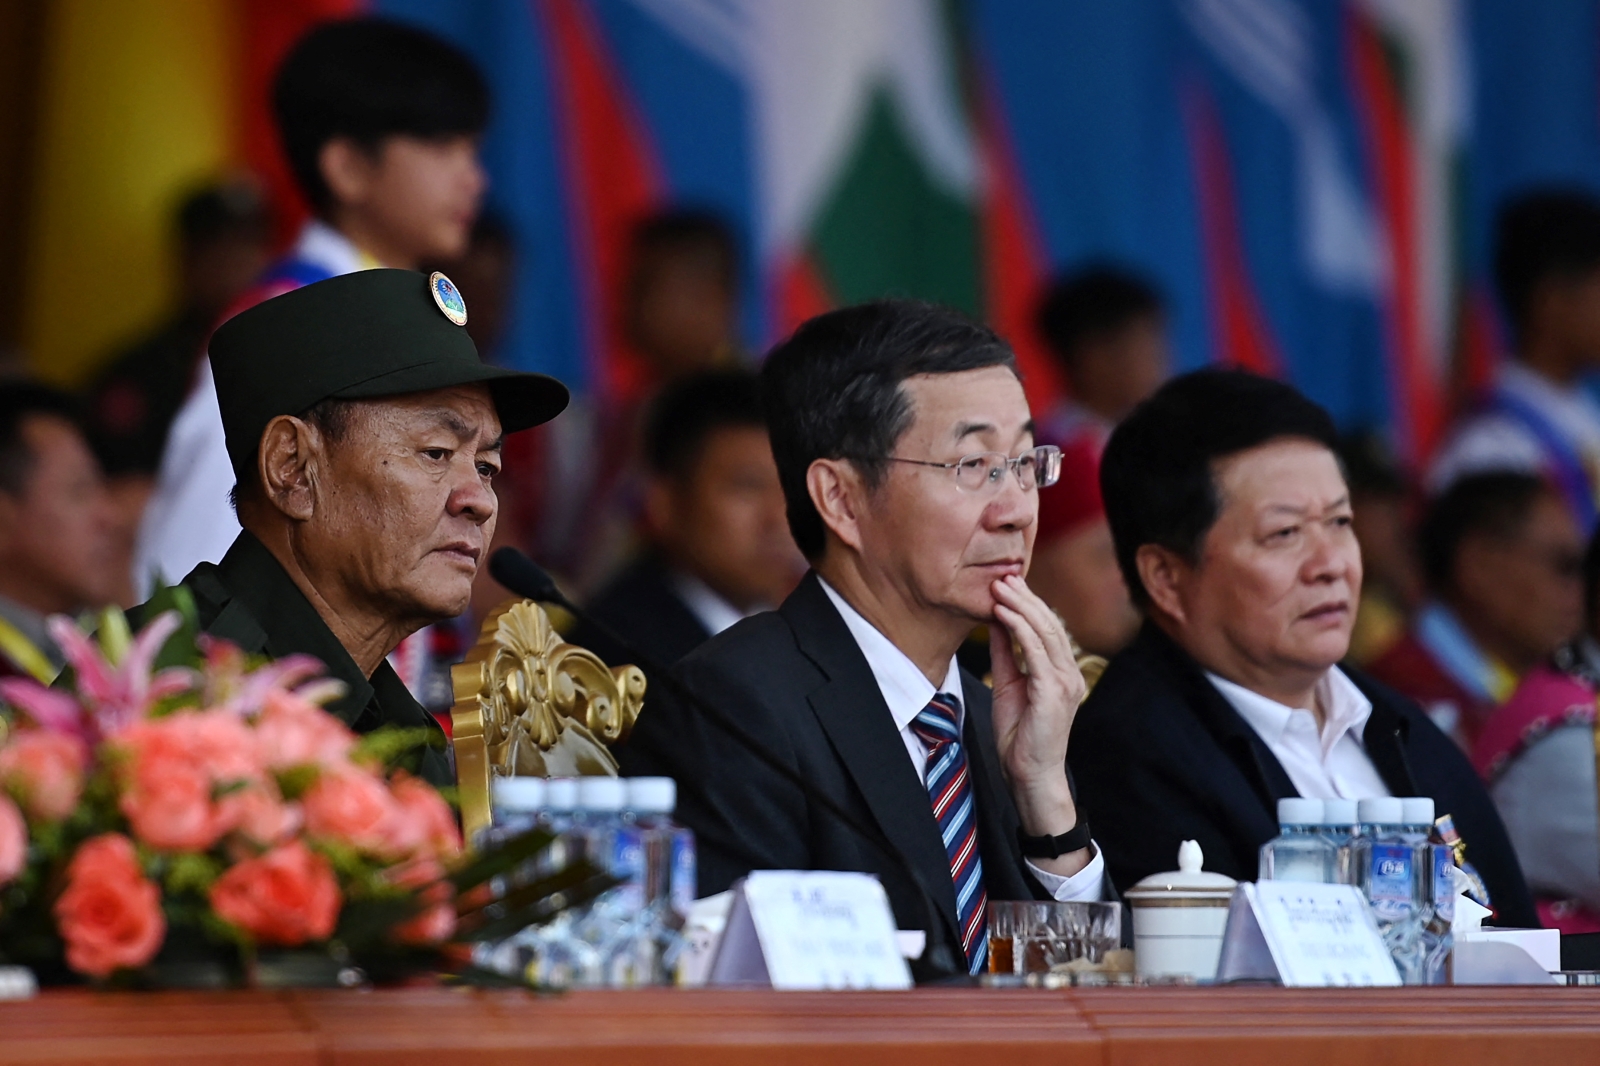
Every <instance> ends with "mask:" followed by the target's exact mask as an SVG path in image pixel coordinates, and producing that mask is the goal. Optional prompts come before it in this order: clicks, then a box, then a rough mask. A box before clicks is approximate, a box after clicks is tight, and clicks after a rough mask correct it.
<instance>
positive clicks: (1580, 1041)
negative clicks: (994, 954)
mask: <svg viewBox="0 0 1600 1066" xmlns="http://www.w3.org/2000/svg"><path fill="white" fill-rule="evenodd" d="M1413 1062H1415V1063H1421V1062H1427V1063H1429V1064H1431V1066H1477V1064H1484V1063H1515V1064H1517V1066H1543V1064H1545V1063H1566V1062H1570V1063H1600V989H1567V988H1548V989H1543V988H1540V989H1526V988H1504V989H1498V988H1497V989H1488V988H1476V989H1468V988H1462V989H1392V990H1382V991H1380V990H1364V989H1363V990H1335V989H1328V990H1314V991H1312V990H1307V991H1297V990H1290V989H1275V988H1253V989H1241V988H1233V989H1201V988H1188V989H1184V988H1128V989H1073V990H1064V991H1029V990H1015V991H1013V990H997V989H921V990H918V991H914V992H871V993H809V992H789V993H777V992H723V991H678V990H672V989H660V990H652V991H644V992H580V993H573V994H570V995H566V996H554V997H538V996H533V995H528V994H525V993H521V992H484V991H465V990H446V989H435V988H428V989H400V990H388V991H381V992H331V991H330V992H275V993H274V992H258V993H250V992H238V993H151V994H133V993H126V994H96V993H93V992H86V991H71V992H50V993H46V994H45V995H43V996H41V997H40V998H38V999H35V1000H31V1001H28V1002H22V1003H4V1004H0V1064H4V1066H10V1064H13V1063H29V1064H36V1063H52V1064H67V1066H74V1064H87V1063H115V1064H118V1066H129V1064H135V1063H140V1064H142V1063H150V1064H155V1063H228V1064H235V1063H237V1064H242V1066H247V1064H262V1066H266V1064H273V1066H277V1064H291V1063H293V1064H308V1066H309V1064H319V1066H335V1064H338V1066H346V1064H348V1066H358V1064H359V1066H368V1064H371V1066H411V1064H418V1066H446V1064H449V1063H472V1064H477V1066H488V1064H498V1063H537V1064H539V1066H551V1064H559V1066H589V1064H596V1066H600V1064H604V1066H633V1064H639V1066H676V1064H685V1066H689V1064H693V1066H723V1064H734V1063H739V1064H744V1063H755V1064H757V1066H790V1064H799V1063H822V1064H826V1066H855V1064H867V1063H871V1064H874V1066H877V1064H896V1063H905V1064H914V1066H943V1064H947V1063H948V1064H957V1063H959V1064H962V1066H987V1064H990V1063H995V1064H1001V1066H1026V1064H1032V1063H1055V1064H1064V1066H1078V1064H1085V1066H1087V1064H1094V1066H1143V1064H1152V1063H1183V1064H1185V1066H1190V1064H1193V1066H1207V1064H1217V1066H1254V1064H1257V1063H1260V1064H1263V1066H1264V1064H1268V1063H1270V1064H1273V1066H1278V1064H1282V1063H1289V1064H1291V1066H1334V1064H1340V1063H1360V1064H1362V1066H1367V1064H1400V1063H1413Z"/></svg>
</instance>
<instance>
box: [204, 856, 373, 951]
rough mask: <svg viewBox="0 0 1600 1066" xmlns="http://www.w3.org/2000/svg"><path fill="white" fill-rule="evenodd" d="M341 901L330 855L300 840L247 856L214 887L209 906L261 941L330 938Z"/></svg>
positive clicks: (280, 942) (285, 942)
mask: <svg viewBox="0 0 1600 1066" xmlns="http://www.w3.org/2000/svg"><path fill="white" fill-rule="evenodd" d="M340 902H341V901H340V897H339V885H338V883H337V882H336V881H335V880H334V877H333V868H332V867H331V866H329V865H328V860H327V859H324V858H323V857H322V856H320V855H318V854H316V853H315V852H313V851H312V850H311V849H310V848H308V847H306V846H305V844H303V843H302V842H300V841H298V840H296V841H292V842H291V843H288V844H282V845H279V846H278V847H276V848H273V849H272V850H271V851H269V852H267V853H266V854H265V855H262V856H260V857H259V858H254V859H246V860H245V861H244V862H241V863H239V864H237V865H235V866H234V867H232V868H231V869H229V870H228V871H227V872H226V873H224V874H223V875H222V876H221V877H219V878H217V880H216V882H215V883H214V884H213V885H212V886H211V909H212V910H214V911H216V913H217V916H218V917H219V918H221V919H223V920H224V921H226V922H231V923H232V924H234V925H236V926H238V927H239V928H240V929H241V930H243V931H244V932H246V933H248V934H249V935H250V936H252V937H253V938H255V941H256V943H258V944H278V945H282V946H285V947H292V946H294V945H296V944H304V943H305V942H306V941H308V940H326V939H327V938H328V937H330V936H332V935H333V929H334V926H335V925H336V924H337V922H338V920H339V905H340Z"/></svg>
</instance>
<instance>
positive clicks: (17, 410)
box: [0, 381, 83, 496]
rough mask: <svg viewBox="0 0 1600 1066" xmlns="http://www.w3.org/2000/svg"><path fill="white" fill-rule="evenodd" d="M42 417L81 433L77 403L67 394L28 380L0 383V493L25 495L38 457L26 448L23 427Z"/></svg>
mask: <svg viewBox="0 0 1600 1066" xmlns="http://www.w3.org/2000/svg"><path fill="white" fill-rule="evenodd" d="M41 415H42V416H47V417H51V418H60V419H63V420H65V421H67V422H70V423H71V424H72V425H73V427H74V428H76V429H77V430H78V431H79V432H82V431H83V424H82V422H81V421H80V419H79V411H78V405H77V402H76V401H75V400H74V399H73V398H72V397H71V396H69V395H67V394H66V393H64V392H61V391H60V390H58V389H52V388H50V387H49V386H48V385H38V384H35V383H33V382H29V381H8V382H4V383H0V492H4V493H6V494H7V495H9V496H21V495H22V494H24V493H25V492H27V489H28V479H29V477H30V476H31V475H32V473H33V466H34V463H36V462H37V461H38V456H36V455H34V454H33V452H32V451H31V450H30V449H29V448H28V442H27V440H26V439H24V437H23V427H24V426H25V425H26V424H27V422H28V419H30V418H37V417H39V416H41Z"/></svg>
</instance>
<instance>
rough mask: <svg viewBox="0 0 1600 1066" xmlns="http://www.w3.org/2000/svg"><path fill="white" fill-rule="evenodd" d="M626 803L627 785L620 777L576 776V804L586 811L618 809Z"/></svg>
mask: <svg viewBox="0 0 1600 1066" xmlns="http://www.w3.org/2000/svg"><path fill="white" fill-rule="evenodd" d="M627 805H628V786H627V785H625V784H623V783H622V778H620V777H580V778H578V806H579V807H581V808H583V809H584V810H586V811H620V810H622V809H623V808H624V807H626V806H627Z"/></svg>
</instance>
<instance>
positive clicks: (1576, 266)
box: [1494, 189, 1600, 342]
mask: <svg viewBox="0 0 1600 1066" xmlns="http://www.w3.org/2000/svg"><path fill="white" fill-rule="evenodd" d="M1596 270H1600V199H1596V198H1595V197H1594V196H1593V195H1591V194H1590V193H1587V192H1583V191H1581V190H1578V189H1540V190H1537V191H1534V192H1530V193H1527V194H1525V195H1522V196H1519V197H1517V198H1516V199H1514V200H1512V201H1510V202H1509V203H1507V204H1506V205H1505V207H1503V208H1502V209H1501V211H1500V217H1499V219H1498V221H1497V223H1496V226H1495V253H1494V278H1495V284H1496V286H1497V287H1498V288H1499V290H1500V300H1501V303H1502V304H1503V305H1504V307H1505V312H1506V317H1507V318H1508V319H1509V320H1510V323H1511V329H1512V332H1513V333H1514V334H1515V335H1516V338H1517V340H1518V341H1519V342H1521V341H1523V340H1525V339H1526V338H1527V333H1528V328H1529V326H1530V325H1531V321H1530V319H1531V317H1532V314H1533V301H1534V297H1535V296H1536V295H1537V293H1538V291H1539V287H1540V285H1542V284H1544V283H1545V282H1547V281H1562V280H1572V279H1576V278H1581V277H1583V276H1584V275H1586V274H1591V273H1593V272H1595V271H1596Z"/></svg>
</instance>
